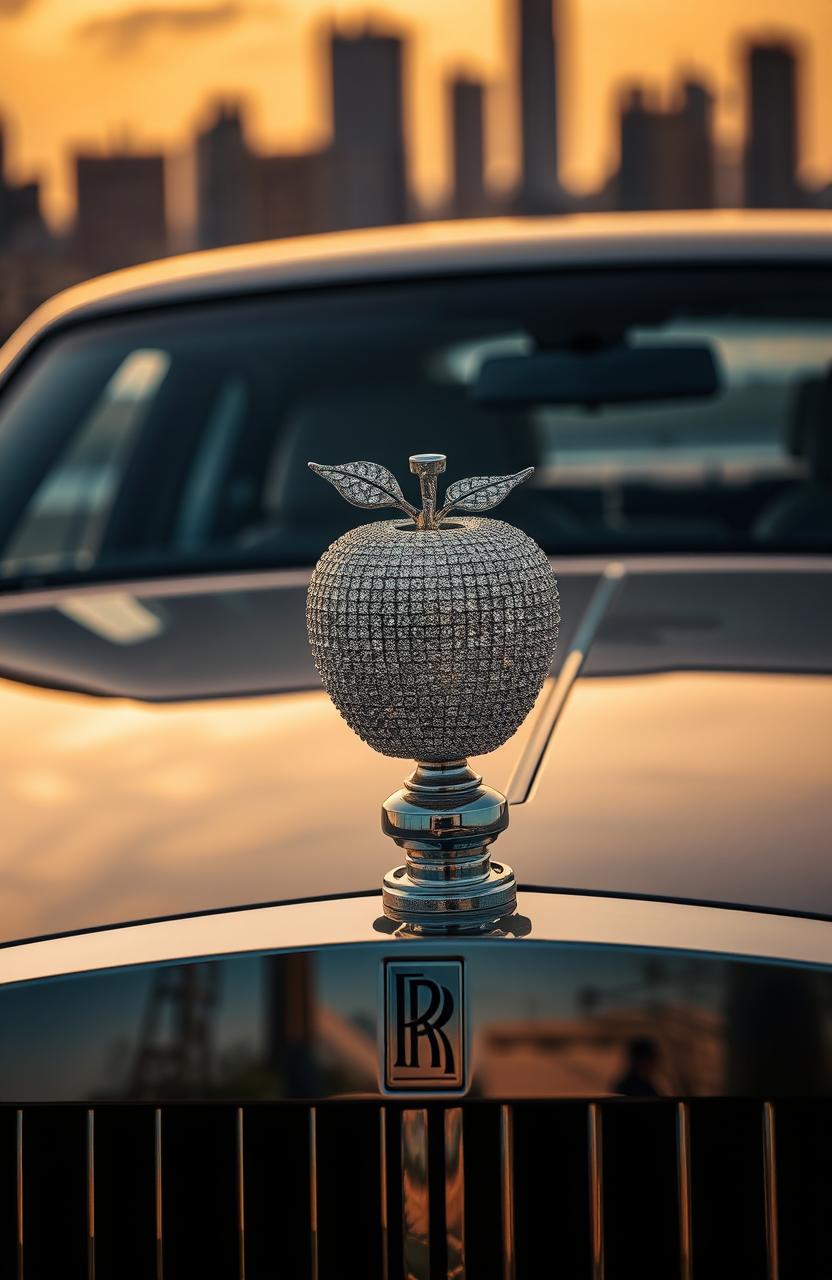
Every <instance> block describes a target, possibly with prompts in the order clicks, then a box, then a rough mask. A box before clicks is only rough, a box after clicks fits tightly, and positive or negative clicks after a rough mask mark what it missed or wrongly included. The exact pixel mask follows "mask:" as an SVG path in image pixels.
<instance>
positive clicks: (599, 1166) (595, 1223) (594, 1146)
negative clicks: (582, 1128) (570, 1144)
mask: <svg viewBox="0 0 832 1280" xmlns="http://www.w3.org/2000/svg"><path fill="white" fill-rule="evenodd" d="M587 1143H588V1151H589V1222H590V1239H591V1242H592V1243H591V1249H592V1280H604V1261H605V1260H604V1184H603V1176H604V1152H603V1132H602V1127H601V1108H600V1106H599V1104H598V1103H597V1102H591V1103H590V1104H589V1109H588V1115H587Z"/></svg>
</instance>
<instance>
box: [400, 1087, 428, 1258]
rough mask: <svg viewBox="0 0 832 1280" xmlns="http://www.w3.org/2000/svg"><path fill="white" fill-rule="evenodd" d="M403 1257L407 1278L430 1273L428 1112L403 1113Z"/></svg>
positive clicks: (421, 1108) (413, 1110) (408, 1111)
mask: <svg viewBox="0 0 832 1280" xmlns="http://www.w3.org/2000/svg"><path fill="white" fill-rule="evenodd" d="M401 1126H402V1128H401V1143H402V1258H403V1266H404V1276H405V1280H428V1277H429V1276H430V1193H429V1189H428V1160H429V1148H428V1113H427V1110H426V1109H425V1108H424V1107H418V1108H416V1109H412V1110H411V1109H408V1110H405V1111H403V1112H402V1118H401Z"/></svg>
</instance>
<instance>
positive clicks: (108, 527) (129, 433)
mask: <svg viewBox="0 0 832 1280" xmlns="http://www.w3.org/2000/svg"><path fill="white" fill-rule="evenodd" d="M829 284H830V281H829V280H828V278H826V277H825V276H824V273H823V272H820V271H805V272H804V271H801V270H799V269H791V270H789V271H781V270H775V269H773V268H767V269H755V270H752V271H749V270H746V271H740V270H726V269H719V270H717V269H709V268H703V269H701V270H699V271H696V272H693V271H688V272H684V271H674V272H669V271H647V270H642V271H624V270H619V271H606V272H574V273H562V274H560V275H550V276H546V275H540V274H538V275H534V276H532V275H528V276H523V277H517V278H510V277H494V278H491V279H473V280H464V279H460V280H456V281H448V280H443V281H437V282H432V281H419V282H415V283H413V284H409V285H406V284H390V285H385V286H374V287H373V288H368V287H360V288H359V287H355V288H341V289H338V290H327V291H323V290H320V291H309V292H308V293H307V294H305V295H295V296H283V297H264V298H257V299H254V300H248V301H233V302H232V301H224V302H211V303H205V304H202V305H199V306H197V305H189V306H187V307H179V308H170V309H168V310H166V311H159V312H154V313H150V312H147V313H145V314H143V315H140V316H136V317H123V318H117V319H111V320H108V321H107V322H106V323H104V322H100V323H88V324H86V325H83V326H79V327H78V328H77V329H75V330H74V331H70V332H67V333H66V334H64V335H61V336H56V337H54V338H52V339H50V340H49V341H48V342H47V343H45V344H44V346H43V348H42V349H41V350H40V351H38V352H36V353H35V354H34V355H33V356H32V357H30V358H29V360H28V361H27V362H26V363H25V364H24V366H23V367H22V368H21V370H20V371H19V372H18V374H17V375H16V376H15V377H14V378H13V379H12V381H11V383H10V384H9V386H8V387H7V388H6V390H5V392H4V394H3V397H2V399H0V577H1V578H2V579H3V581H4V582H5V584H6V585H13V584H16V583H21V582H24V583H30V582H33V581H49V580H51V579H66V578H70V579H71V578H76V577H78V578H96V577H101V578H108V577H109V578H111V577H117V576H119V575H123V576H129V575H131V574H137V573H143V572H154V573H156V572H158V573H176V572H185V571H193V570H197V571H209V570H216V569H222V568H231V567H233V568H237V567H256V566H290V565H301V566H302V565H309V564H312V563H313V562H314V561H315V560H316V558H317V557H318V556H319V555H320V554H321V552H322V551H323V550H324V549H325V547H326V546H327V545H328V544H329V543H330V542H331V541H332V540H333V539H334V538H336V537H337V536H339V534H341V533H343V532H344V531H345V530H346V529H347V528H349V527H350V526H351V525H354V524H356V523H360V522H361V521H363V520H365V519H367V518H368V513H364V512H362V513H358V512H356V511H355V510H354V509H352V508H350V507H348V506H346V505H345V504H344V503H343V502H342V501H341V499H339V498H338V496H337V495H336V494H335V493H334V491H333V490H332V489H331V488H330V486H329V485H326V484H324V483H323V482H322V481H321V480H319V479H318V478H316V477H315V476H314V475H312V473H311V472H309V470H308V469H307V466H306V463H307V462H308V461H309V460H314V461H316V462H323V463H338V462H348V461H354V460H359V459H367V460H371V461H378V462H381V463H383V464H385V465H386V466H388V467H389V468H390V469H391V470H393V471H394V472H395V473H396V474H397V475H398V477H399V479H400V480H401V482H402V483H403V485H404V487H405V489H406V490H407V491H408V492H409V486H410V484H411V481H412V477H410V476H409V474H408V468H407V459H408V456H409V455H410V454H412V453H426V452H441V453H445V454H447V456H448V467H447V472H446V475H445V477H443V479H444V480H445V481H447V482H449V483H450V482H451V481H453V480H455V479H458V478H460V477H462V476H468V475H499V474H505V473H509V472H514V471H518V470H520V469H521V468H524V467H526V466H529V465H534V466H535V468H536V472H535V475H534V478H533V480H532V482H531V484H530V485H529V486H526V487H524V488H521V489H518V490H516V491H515V493H513V494H512V496H511V497H510V498H509V500H508V501H507V502H506V503H505V506H504V507H503V508H502V509H501V511H500V512H499V515H500V517H502V518H505V519H506V520H509V521H511V522H512V523H514V524H517V525H520V526H521V527H522V528H525V529H526V530H527V531H528V532H529V533H530V534H531V535H532V536H533V537H535V538H536V539H537V540H538V542H539V543H540V544H541V545H542V546H543V547H544V549H545V550H546V551H547V552H550V553H552V554H555V555H557V554H558V553H560V554H570V555H573V554H580V553H593V554H597V553H601V554H624V553H637V552H645V553H649V554H656V553H661V552H665V551H667V552H670V551H673V552H678V551H692V552H695V551H729V552H737V551H755V550H756V551H765V550H828V549H830V548H832V391H830V369H832V290H831V289H830V287H829ZM683 348H684V349H685V350H682V349H683ZM645 350H646V351H648V352H649V353H650V354H649V357H648V358H646V359H645V358H638V359H637V358H636V357H643V353H644V351H645ZM685 351H687V357H686V356H685ZM691 351H692V352H693V355H694V356H695V358H696V361H697V362H698V363H697V365H696V368H697V369H698V370H699V372H698V373H697V376H696V379H694V381H693V382H691V381H690V377H688V380H687V381H686V376H685V375H686V373H687V374H688V375H689V374H690V369H691V365H690V359H689V357H690V355H691ZM599 353H600V358H599ZM703 360H704V361H705V365H704V366H703ZM703 368H705V369H706V372H707V377H706V378H704V379H703V377H702V372H701V371H702V369H703ZM576 370H577V373H576V372H575V371H576ZM486 371H487V373H488V376H487V377H486ZM610 371H612V372H610ZM709 379H711V381H712V384H711V383H710V382H709V381H708V380H709ZM573 384H574V385H580V386H581V387H584V388H586V387H587V386H589V387H590V388H591V390H589V391H587V390H586V389H584V390H582V391H579V392H573V391H571V390H569V389H568V388H569V387H571V386H572V385H573ZM507 388H508V390H507ZM573 396H574V397H579V398H580V397H582V398H583V400H584V401H585V402H584V403H581V402H575V403H572V402H569V399H570V397H573ZM564 400H565V401H566V402H562V401H564ZM440 492H441V491H440ZM410 496H411V497H415V494H410ZM380 515H381V517H382V518H389V513H387V512H383V513H380ZM370 518H372V517H370Z"/></svg>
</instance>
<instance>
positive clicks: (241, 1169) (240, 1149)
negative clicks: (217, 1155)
mask: <svg viewBox="0 0 832 1280" xmlns="http://www.w3.org/2000/svg"><path fill="white" fill-rule="evenodd" d="M235 1137H236V1140H237V1167H236V1170H235V1173H236V1177H237V1245H238V1263H237V1269H238V1275H239V1278H240V1280H246V1182H245V1149H244V1145H243V1144H244V1141H245V1138H244V1133H243V1108H242V1107H238V1108H237V1126H236V1132H235Z"/></svg>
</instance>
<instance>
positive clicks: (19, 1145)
mask: <svg viewBox="0 0 832 1280" xmlns="http://www.w3.org/2000/svg"><path fill="white" fill-rule="evenodd" d="M15 1183H16V1186H15V1201H16V1205H15V1207H16V1210H17V1213H16V1217H17V1222H16V1227H17V1232H16V1235H17V1242H16V1243H17V1250H16V1252H17V1280H23V1112H22V1111H21V1110H20V1109H18V1110H17V1112H16V1113H15Z"/></svg>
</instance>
